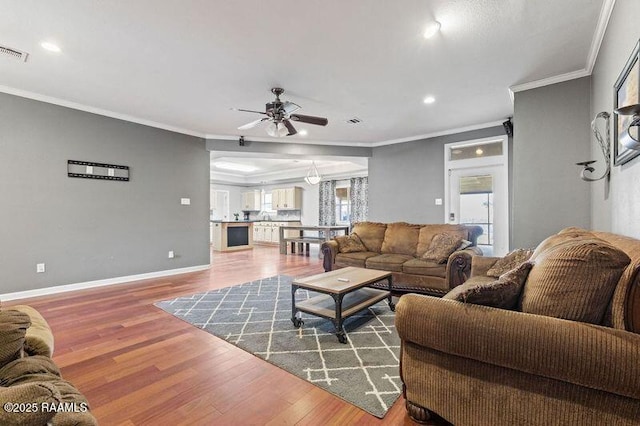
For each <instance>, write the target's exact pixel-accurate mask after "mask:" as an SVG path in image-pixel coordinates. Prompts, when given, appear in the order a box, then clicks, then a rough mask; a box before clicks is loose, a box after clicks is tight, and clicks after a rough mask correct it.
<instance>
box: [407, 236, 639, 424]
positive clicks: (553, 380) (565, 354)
mask: <svg viewBox="0 0 640 426" xmlns="http://www.w3.org/2000/svg"><path fill="white" fill-rule="evenodd" d="M584 232H589V231H585V230H577V229H576V228H569V229H566V230H563V231H561V232H559V233H558V234H556V235H554V236H552V237H550V238H548V239H547V240H545V241H544V242H543V243H541V244H540V245H539V246H538V248H537V249H536V252H538V257H536V252H534V255H533V257H532V258H531V259H530V263H531V264H533V266H532V269H531V271H530V272H529V275H528V277H527V279H526V281H525V283H524V287H523V290H522V292H521V294H520V299H519V302H518V305H517V306H515V307H514V308H513V309H511V310H509V309H498V308H494V307H489V306H481V305H474V304H471V303H462V302H460V301H457V300H448V299H447V298H444V299H443V298H434V297H428V296H421V295H405V296H402V297H401V299H400V301H399V303H398V304H397V307H396V328H397V330H398V334H399V335H400V338H401V342H402V343H401V348H402V349H401V360H400V376H401V379H402V381H403V390H404V394H405V398H406V405H407V410H408V412H409V414H410V416H412V417H413V418H414V419H416V420H419V421H426V420H428V419H433V418H438V417H442V418H444V419H446V420H447V421H448V422H451V423H453V424H455V425H456V426H465V425H489V424H490V425H496V426H501V425H514V424H518V425H598V426H599V425H616V426H631V425H639V424H640V363H639V362H638V360H640V274H639V271H640V240H637V239H634V238H630V237H625V236H621V235H616V234H611V233H606V232H589V235H585V234H584ZM592 237H595V238H597V239H600V241H601V240H604V242H605V244H601V243H598V244H600V247H611V246H612V247H613V250H616V251H617V252H618V253H619V252H622V255H623V256H624V255H626V256H624V257H625V259H626V262H625V263H624V264H623V265H622V266H621V267H620V269H619V274H618V275H616V276H615V278H612V284H613V286H611V287H610V288H611V291H612V296H609V297H608V298H607V300H600V299H598V302H599V303H602V306H603V307H604V308H605V309H606V310H604V311H603V314H602V317H601V318H602V319H601V320H599V322H596V323H588V322H580V321H584V320H580V321H575V320H569V319H563V317H561V316H560V317H556V316H546V315H541V314H533V313H525V312H522V310H523V309H524V308H523V306H524V302H523V299H525V298H526V297H527V295H528V294H530V293H529V292H530V291H531V290H528V288H527V286H528V285H530V284H531V281H532V277H534V276H535V279H534V281H536V280H537V281H538V282H542V283H543V284H544V285H548V286H556V288H560V289H561V293H560V294H561V296H559V297H557V298H556V300H557V301H558V302H557V303H556V304H555V305H556V306H551V307H552V308H557V306H558V305H562V304H565V305H570V306H572V307H573V306H575V305H578V304H579V303H580V302H579V301H580V300H584V295H581V294H578V293H580V290H577V292H576V288H583V287H586V286H592V285H593V284H594V283H596V284H597V283H598V282H600V281H598V280H599V278H598V279H593V278H592V277H593V276H594V275H595V274H593V273H592V271H593V267H594V266H595V268H596V269H598V270H602V268H605V269H606V268H609V267H611V262H606V263H599V262H598V261H596V260H593V261H590V262H586V263H587V264H588V265H589V266H588V267H587V268H585V267H584V266H582V265H578V266H575V264H572V265H571V266H570V267H569V268H567V269H566V270H567V271H569V275H568V277H569V278H568V279H566V280H564V282H558V276H563V275H562V274H564V272H561V273H560V275H558V274H555V275H554V272H553V271H552V272H551V273H550V275H547V276H541V275H540V272H538V273H537V274H536V273H535V271H536V268H540V269H539V270H543V271H545V272H544V273H545V274H546V273H547V272H548V271H549V269H544V268H545V266H542V268H541V265H544V263H543V262H544V261H545V260H546V259H549V258H551V257H553V255H554V253H559V252H562V251H563V250H566V251H567V252H568V251H569V250H571V247H580V244H584V245H585V246H586V245H588V244H594V240H593V239H592V240H587V239H588V238H592ZM580 238H585V240H586V242H584V243H580V241H578V240H579V239H580ZM596 241H597V240H596ZM563 245H564V246H563ZM542 246H546V247H542ZM567 247H568V248H567ZM580 249H581V248H580ZM605 250H611V248H609V249H605V248H598V249H597V252H598V255H599V254H602V253H604V251H605ZM545 253H546V259H543V260H541V256H544V255H545ZM549 253H551V254H549ZM583 259H584V258H580V259H578V260H577V262H584V260H583ZM629 260H630V263H628V261H629ZM496 261H497V258H492V257H474V258H473V262H472V269H471V277H470V279H469V280H468V281H467V282H466V283H465V287H467V286H470V285H472V284H473V283H476V284H479V285H481V286H483V285H486V283H487V282H490V281H492V280H493V279H492V278H489V277H487V275H486V273H487V271H488V269H489V268H491V267H492V266H493V265H494V264H495V263H496ZM563 261H564V260H563ZM625 265H626V266H625ZM562 267H563V266H562V265H561V266H560V267H557V269H556V271H558V270H561V269H562ZM589 268H592V269H589ZM585 271H587V272H585ZM589 271H591V272H589ZM565 276H566V275H565ZM618 277H619V278H618ZM572 278H573V279H572ZM554 280H555V283H553V281H554ZM483 283H485V284H483ZM565 283H566V285H565ZM601 287H602V286H601ZM529 288H531V287H529ZM562 289H567V290H566V293H564V294H562ZM569 289H571V290H569ZM457 290H459V289H457ZM609 294H610V295H611V293H609ZM567 302H568V303H567ZM588 306H591V304H588ZM572 309H573V308H570V309H569V310H568V312H567V315H569V314H573V312H572Z"/></svg>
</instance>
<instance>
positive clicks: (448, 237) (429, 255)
mask: <svg viewBox="0 0 640 426" xmlns="http://www.w3.org/2000/svg"><path fill="white" fill-rule="evenodd" d="M461 242H462V238H460V237H459V236H457V235H455V234H449V233H446V232H445V233H442V234H438V235H436V236H434V237H433V239H432V240H431V244H430V245H429V249H428V250H427V251H426V252H425V253H424V254H423V255H422V258H423V259H424V260H430V261H432V262H436V263H446V262H447V260H448V259H449V256H451V253H453V252H454V251H456V249H457V248H458V247H459V246H460V243H461Z"/></svg>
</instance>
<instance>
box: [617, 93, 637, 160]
mask: <svg viewBox="0 0 640 426" xmlns="http://www.w3.org/2000/svg"><path fill="white" fill-rule="evenodd" d="M616 113H618V114H620V115H632V116H633V118H632V119H631V123H629V126H628V127H627V129H626V130H625V129H622V130H623V133H622V134H621V135H620V143H621V144H622V145H624V146H625V148H629V149H633V150H636V151H638V150H640V140H639V139H640V104H635V105H629V106H626V107H622V108H618V109H617V110H616ZM634 133H635V136H634Z"/></svg>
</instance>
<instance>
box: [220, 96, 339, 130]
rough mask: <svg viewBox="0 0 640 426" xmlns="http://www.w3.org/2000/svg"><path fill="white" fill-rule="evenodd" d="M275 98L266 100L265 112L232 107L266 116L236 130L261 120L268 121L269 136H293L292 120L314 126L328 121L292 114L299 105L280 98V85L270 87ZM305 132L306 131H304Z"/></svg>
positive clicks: (254, 124)
mask: <svg viewBox="0 0 640 426" xmlns="http://www.w3.org/2000/svg"><path fill="white" fill-rule="evenodd" d="M271 93H273V94H274V95H275V96H276V98H275V100H274V101H273V102H268V103H267V104H266V105H265V112H262V111H255V110H250V109H240V108H237V109H236V108H232V109H234V110H235V111H242V112H250V113H253V114H262V115H265V116H266V117H263V118H259V119H258V120H254V121H252V122H250V123H247V124H244V125H242V126H240V127H238V130H247V129H251V128H253V127H256V126H257V125H258V124H260V123H262V122H263V121H269V125H268V126H267V128H266V132H267V134H268V135H269V136H271V137H284V136H293V135H295V134H297V133H298V131H297V130H296V128H295V127H294V126H293V124H292V123H291V122H292V121H299V122H301V123H307V124H313V125H315V126H326V125H327V124H328V123H329V120H327V119H326V118H325V117H316V116H313V115H302V114H293V113H294V112H295V111H297V110H299V109H300V105H298V104H295V103H293V102H289V101H284V102H282V101H281V100H280V95H282V94H283V93H284V89H282V88H280V87H274V88H272V89H271ZM305 134H306V133H305Z"/></svg>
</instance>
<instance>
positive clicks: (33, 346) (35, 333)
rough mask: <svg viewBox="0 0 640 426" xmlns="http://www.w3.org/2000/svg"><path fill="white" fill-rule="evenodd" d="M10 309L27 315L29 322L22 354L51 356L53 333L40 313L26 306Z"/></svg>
mask: <svg viewBox="0 0 640 426" xmlns="http://www.w3.org/2000/svg"><path fill="white" fill-rule="evenodd" d="M11 309H12V310H15V311H20V312H23V313H25V314H27V315H29V320H30V321H31V325H30V326H29V328H28V329H27V334H26V335H25V337H24V352H25V353H26V354H27V355H29V356H33V355H46V356H48V357H50V356H53V333H51V328H50V327H49V324H48V323H47V321H46V320H45V319H44V317H43V316H42V315H41V314H40V312H38V311H37V310H35V309H34V308H32V307H31V306H27V305H16V306H12V307H11Z"/></svg>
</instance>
